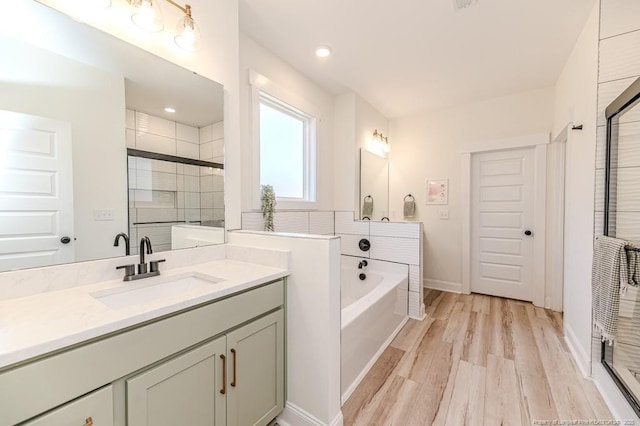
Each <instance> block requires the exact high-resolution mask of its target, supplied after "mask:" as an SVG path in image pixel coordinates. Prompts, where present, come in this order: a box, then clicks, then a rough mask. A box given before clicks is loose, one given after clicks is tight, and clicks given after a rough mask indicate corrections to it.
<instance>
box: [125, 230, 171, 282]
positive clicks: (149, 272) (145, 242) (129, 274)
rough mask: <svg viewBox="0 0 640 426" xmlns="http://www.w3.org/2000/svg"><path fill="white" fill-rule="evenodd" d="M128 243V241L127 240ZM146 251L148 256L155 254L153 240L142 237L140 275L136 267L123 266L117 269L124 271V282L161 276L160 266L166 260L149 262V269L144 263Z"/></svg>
mask: <svg viewBox="0 0 640 426" xmlns="http://www.w3.org/2000/svg"><path fill="white" fill-rule="evenodd" d="M125 241H126V240H125ZM145 250H146V252H147V254H151V253H153V249H152V248H151V240H150V239H149V237H142V238H141V239H140V263H138V273H137V274H136V269H135V265H121V266H118V267H117V268H116V269H124V270H125V274H124V278H123V280H124V281H133V280H139V279H140V278H147V277H154V276H156V275H160V269H159V268H158V264H159V263H160V262H164V261H165V259H158V260H151V261H149V264H150V267H149V268H147V263H146V262H145V261H144V254H145Z"/></svg>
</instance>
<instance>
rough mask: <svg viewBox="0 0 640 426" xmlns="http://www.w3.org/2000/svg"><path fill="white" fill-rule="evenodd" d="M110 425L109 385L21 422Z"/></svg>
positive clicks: (33, 424) (31, 424)
mask: <svg viewBox="0 0 640 426" xmlns="http://www.w3.org/2000/svg"><path fill="white" fill-rule="evenodd" d="M69 425H76V426H82V425H85V426H111V425H113V388H112V386H111V385H109V386H105V387H104V388H102V389H99V390H97V391H94V392H91V393H90V394H88V395H85V396H83V397H81V398H78V399H76V400H75V401H72V402H69V403H67V404H64V405H63V406H62V407H59V408H56V409H55V410H53V411H51V412H49V413H47V414H44V415H42V416H40V417H37V418H36V419H34V420H31V421H28V422H26V423H23V426H69Z"/></svg>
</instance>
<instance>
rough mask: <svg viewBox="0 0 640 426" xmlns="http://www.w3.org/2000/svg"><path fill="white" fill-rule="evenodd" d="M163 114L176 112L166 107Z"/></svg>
mask: <svg viewBox="0 0 640 426" xmlns="http://www.w3.org/2000/svg"><path fill="white" fill-rule="evenodd" d="M164 112H170V113H174V112H176V110H175V109H174V108H171V107H166V108H165V109H164Z"/></svg>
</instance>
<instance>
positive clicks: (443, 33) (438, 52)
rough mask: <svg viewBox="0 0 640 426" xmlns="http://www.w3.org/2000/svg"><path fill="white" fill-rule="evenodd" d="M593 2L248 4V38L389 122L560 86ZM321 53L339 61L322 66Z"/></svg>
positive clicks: (282, 0)
mask: <svg viewBox="0 0 640 426" xmlns="http://www.w3.org/2000/svg"><path fill="white" fill-rule="evenodd" d="M594 3H595V0H529V1H526V0H478V3H477V4H475V5H473V6H471V7H469V8H466V9H463V10H460V11H454V8H453V1H452V0H322V1H320V0H315V1H314V0H240V29H241V31H242V32H244V33H245V34H246V35H248V36H249V37H251V38H253V39H254V40H256V41H257V42H258V43H260V44H261V45H263V46H264V47H265V48H267V49H269V50H270V51H272V52H273V53H275V54H276V55H278V56H279V57H281V58H282V59H283V60H285V61H286V62H288V63H289V64H291V65H292V66H294V67H295V68H297V69H298V70H300V71H301V72H302V73H304V74H306V75H307V76H308V77H309V78H311V79H312V80H314V81H315V82H316V83H317V84H319V85H320V86H322V87H324V88H325V89H326V90H328V91H329V92H330V93H332V94H340V93H343V92H346V91H350V90H353V91H355V92H357V93H358V94H360V95H361V96H362V97H363V98H365V99H366V100H367V101H368V102H370V103H371V104H372V105H373V106H374V107H376V108H377V109H378V110H379V111H380V112H382V113H383V114H384V115H385V116H386V117H387V118H390V119H391V118H397V117H403V116H407V115H412V114H415V113H418V112H422V111H426V110H431V109H437V108H444V107H449V106H452V105H457V104H462V103H467V102H473V101H479V100H483V99H488V98H492V97H496V96H501V95H506V94H510V93H514V92H518V91H524V90H530V89H536V88H541V87H548V86H550V85H553V84H554V83H555V82H556V80H557V79H558V76H559V75H560V72H561V70H562V67H563V66H564V63H565V61H566V59H567V57H568V56H569V54H570V52H571V49H572V47H573V45H574V43H575V41H576V39H577V38H578V35H579V34H580V31H581V30H582V27H583V26H584V24H585V22H586V20H587V17H588V15H589V12H590V11H591V9H592V7H593V5H594ZM319 44H329V45H330V46H331V47H332V49H333V54H332V55H331V56H330V57H329V58H327V59H324V60H322V59H319V58H317V57H316V56H315V54H314V51H315V48H316V47H317V46H318V45H319Z"/></svg>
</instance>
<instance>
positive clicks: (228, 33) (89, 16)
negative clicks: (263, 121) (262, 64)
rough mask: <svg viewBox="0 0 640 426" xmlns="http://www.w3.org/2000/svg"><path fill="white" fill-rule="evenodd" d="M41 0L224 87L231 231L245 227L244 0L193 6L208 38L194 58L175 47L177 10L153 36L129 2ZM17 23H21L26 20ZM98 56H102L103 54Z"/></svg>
mask: <svg viewBox="0 0 640 426" xmlns="http://www.w3.org/2000/svg"><path fill="white" fill-rule="evenodd" d="M40 1H41V3H44V4H47V5H49V6H51V7H53V8H56V9H58V10H61V11H63V12H65V13H67V14H68V15H70V16H73V17H75V18H77V19H79V20H81V21H84V22H87V23H88V24H89V25H92V26H94V27H97V28H99V29H101V30H103V31H105V32H107V33H110V34H112V35H114V36H116V37H119V38H121V39H123V40H126V41H127V42H129V43H131V44H134V45H136V46H139V47H141V48H143V49H145V50H148V51H150V52H152V53H154V54H156V55H158V56H160V57H162V58H165V59H167V60H169V61H171V62H174V63H176V64H178V65H180V66H182V67H184V68H187V69H189V70H192V71H195V72H197V73H198V74H200V75H202V76H204V77H207V78H209V79H211V80H214V81H217V82H219V83H221V84H222V85H223V86H224V121H225V123H224V141H225V220H226V226H227V228H229V229H235V228H240V197H239V196H238V194H239V193H240V191H241V175H242V171H241V167H242V164H241V160H240V158H241V146H240V116H239V111H240V108H239V105H240V97H239V86H238V63H239V23H238V0H191V1H190V2H189V3H190V4H191V6H192V10H193V17H194V19H195V20H196V22H198V23H199V26H200V32H201V35H202V38H201V41H200V50H198V51H197V52H193V53H191V52H185V51H183V50H181V49H179V48H178V47H177V46H176V45H175V43H174V42H173V39H172V37H173V36H172V34H171V31H172V30H173V28H174V25H175V22H178V19H179V17H180V14H181V12H180V11H179V10H178V9H177V8H175V7H171V6H169V5H166V7H164V6H165V5H164V4H163V5H162V6H163V10H162V11H163V17H164V20H165V22H166V25H165V28H166V29H165V30H164V31H163V32H162V33H160V34H149V33H145V32H143V31H141V30H139V29H137V28H136V27H135V26H133V25H132V24H131V13H130V8H129V5H128V3H127V2H126V1H114V2H112V6H111V7H110V8H108V9H101V8H99V7H97V6H95V3H94V2H82V3H83V4H82V5H79V4H78V2H77V1H75V0H40ZM7 3H10V4H8V5H5V4H3V6H4V7H6V8H7V10H12V12H13V13H16V15H18V16H20V13H19V11H20V9H22V8H24V7H28V3H30V2H24V1H22V0H10V1H9V2H7ZM7 15H9V14H7ZM11 16H13V15H11ZM13 21H15V22H16V23H18V24H20V20H16V19H13ZM16 31H18V30H16ZM20 31H21V30H20ZM30 36H31V37H33V38H34V39H38V37H39V34H38V31H31V33H30ZM59 37H60V38H59V39H51V40H46V41H44V42H46V43H49V44H52V45H55V46H57V48H58V49H59V48H60V46H61V45H62V46H65V43H64V40H65V38H64V37H65V36H64V34H60V35H59ZM66 45H68V44H66ZM95 53H96V54H97V55H99V52H95Z"/></svg>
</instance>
